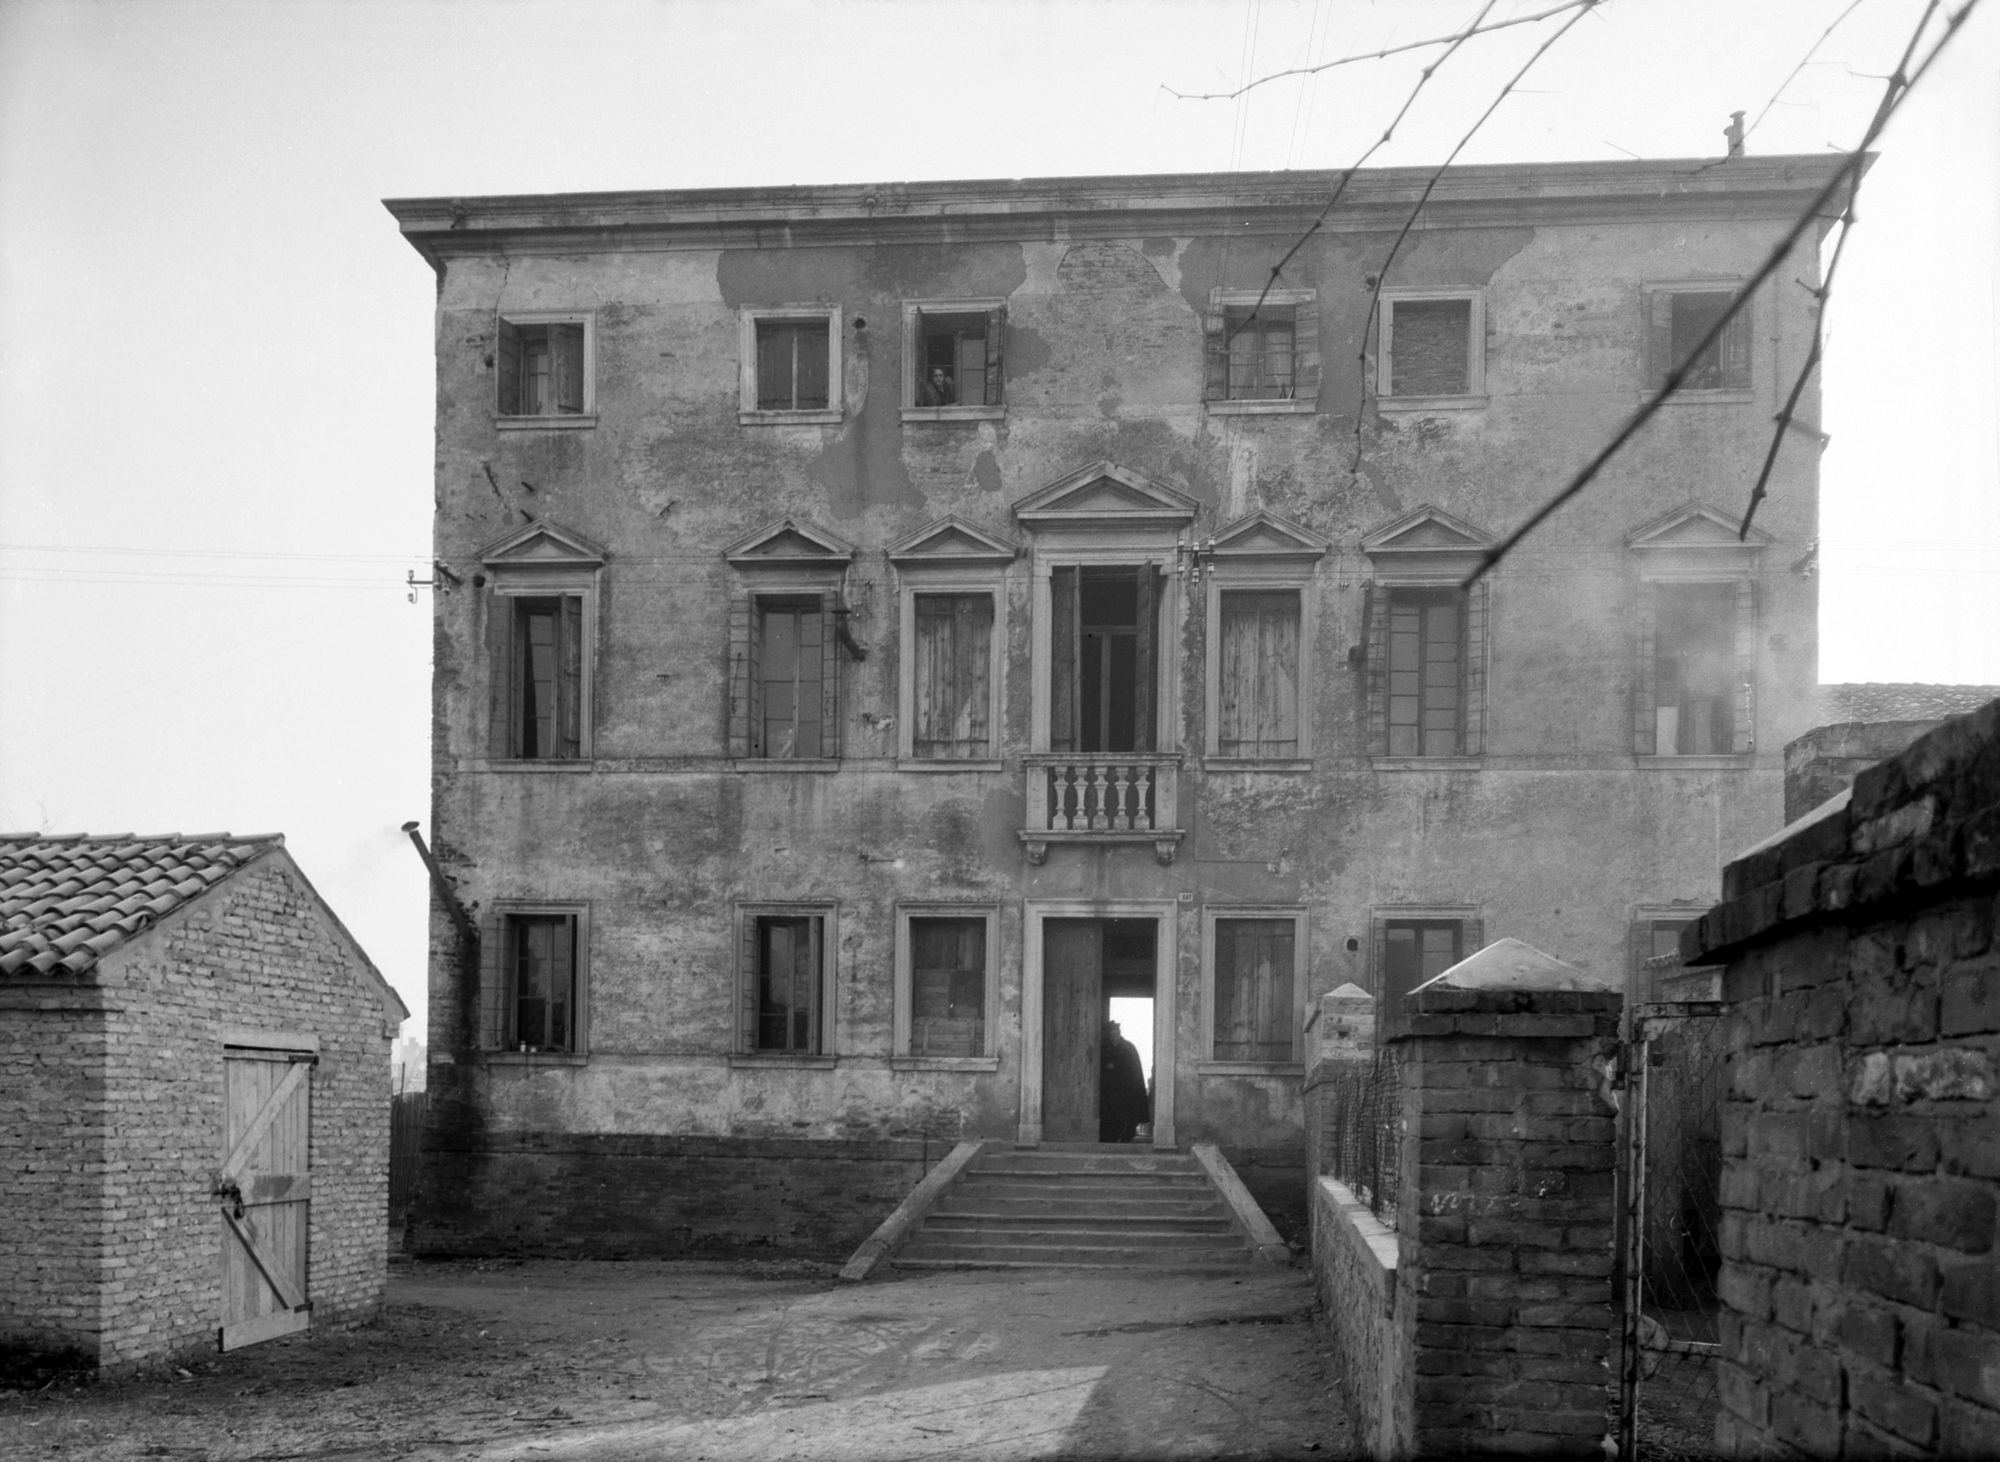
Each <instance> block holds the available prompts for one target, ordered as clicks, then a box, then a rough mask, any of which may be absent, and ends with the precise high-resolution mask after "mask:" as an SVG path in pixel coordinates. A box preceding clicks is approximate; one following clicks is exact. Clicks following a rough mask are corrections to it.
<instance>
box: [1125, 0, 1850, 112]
mask: <svg viewBox="0 0 2000 1462" xmlns="http://www.w3.org/2000/svg"><path fill="white" fill-rule="evenodd" d="M1597 3H1598V0H1566V3H1564V4H1561V5H1556V6H1551V7H1550V8H1549V9H1547V10H1543V11H1540V12H1538V13H1536V14H1534V15H1517V16H1515V17H1514V18H1513V19H1512V20H1496V21H1494V22H1493V24H1491V25H1483V24H1481V23H1480V21H1474V22H1473V24H1472V26H1471V28H1470V29H1467V30H1463V31H1460V32H1459V33H1458V34H1457V35H1455V36H1436V37H1433V38H1432V39H1430V40H1428V41H1405V42H1404V43H1403V44H1402V45H1400V46H1390V47H1389V48H1388V49H1387V50H1384V51H1370V52H1369V53H1368V54H1367V55H1365V56H1341V57H1339V58H1337V59H1335V60H1332V61H1322V62H1320V63H1319V64H1318V65H1317V66H1291V67H1287V68H1286V69H1285V70H1283V71H1273V72H1272V73H1271V74H1270V75H1269V76H1259V77H1258V78H1257V79H1256V80H1254V81H1246V82H1244V83H1243V85H1241V86H1239V87H1237V88H1236V90H1234V91H1176V90H1175V89H1174V88H1173V87H1171V86H1168V85H1167V84H1166V83H1164V82H1162V83H1161V84H1160V90H1162V91H1164V92H1165V93H1166V94H1167V95H1168V96H1171V97H1172V98H1174V100H1176V101H1183V102H1226V101H1234V100H1235V99H1236V98H1237V97H1239V96H1242V95H1243V94H1244V93H1245V92H1246V91H1250V90H1252V89H1253V88H1256V87H1259V86H1262V85H1264V84H1265V83H1266V82H1269V81H1281V80H1283V79H1284V78H1285V77H1287V76H1317V75H1318V74H1319V73H1320V72H1322V71H1328V70H1331V69H1332V68H1333V67H1335V66H1350V65H1352V64H1353V63H1354V62H1356V61H1380V60H1381V59H1383V58H1384V57H1385V56H1394V55H1398V54H1400V53H1401V52H1403V51H1420V50H1422V49H1423V48H1424V47H1425V46H1446V45H1448V46H1451V47H1452V48H1453V49H1454V50H1455V49H1457V47H1458V46H1459V45H1460V43H1462V42H1463V41H1464V40H1465V39H1466V38H1467V37H1468V36H1477V35H1486V34H1489V33H1490V32H1492V31H1496V30H1505V29H1507V27H1509V26H1511V25H1532V24H1534V23H1535V22H1536V21H1538V20H1547V19H1548V18H1549V17H1550V16H1551V15H1561V14H1562V13H1563V12H1564V11H1565V10H1578V9H1582V10H1588V9H1590V7H1591V6H1593V5H1596V4H1597ZM1855 3H1856V4H1857V5H1858V4H1860V3H1861V0H1855ZM1492 8H1493V7H1492V6H1491V5H1489V6H1487V7H1486V10H1491V9H1492ZM1486 10H1482V11H1480V12H1479V14H1480V20H1484V18H1485V15H1486Z"/></svg>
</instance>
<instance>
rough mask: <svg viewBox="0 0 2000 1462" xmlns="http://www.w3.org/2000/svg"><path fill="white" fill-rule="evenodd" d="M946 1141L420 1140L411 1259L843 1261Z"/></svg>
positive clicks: (495, 1136) (547, 1135)
mask: <svg viewBox="0 0 2000 1462" xmlns="http://www.w3.org/2000/svg"><path fill="white" fill-rule="evenodd" d="M952 1145H953V1144H952V1143H951V1141H949V1140H938V1141H827V1140H796V1141H787V1140H785V1139H782V1138H769V1137H666V1136H649V1135H641V1134H590V1133H572V1132H527V1133H491V1134H485V1135H479V1136H462V1135H454V1134H453V1133H452V1132H451V1130H450V1126H449V1123H448V1122H446V1123H444V1124H442V1125H440V1126H435V1127H434V1128H433V1130H432V1131H431V1132H430V1133H429V1134H427V1137H426V1143H425V1151H424V1161H423V1177H422V1180H421V1182H422V1193H421V1195H420V1197H419V1200H418V1204H417V1212H416V1217H415V1219H414V1221H413V1226H412V1230H411V1237H410V1248H411V1250H412V1251H413V1252H415V1253H418V1254H433V1255H437V1254H494V1253H509V1254H547V1255H561V1256H565V1257H570V1258H598V1259H623V1258H678V1257H683V1256H687V1255H697V1254H718V1255H719V1254H741V1255H747V1256H751V1257H755V1256H758V1255H764V1256H779V1255H782V1256H785V1257H788V1258H804V1259H822V1260H827V1261H835V1260H842V1259H845V1258H847V1257H848V1255H849V1254H851V1253H852V1252H853V1251H854V1249H855V1248H856V1247H857V1246H858V1245H859V1244H860V1243H861V1241H862V1240H863V1239H866V1238H867V1237H868V1235H869V1234H871V1233H873V1232H874V1231H875V1228H876V1226H877V1225H878V1224H880V1223H881V1222H882V1220H883V1219H885V1218H887V1217H888V1216H889V1214H890V1213H891V1212H893V1211H894V1210H895V1207H896V1205H897V1204H898V1203H900V1202H902V1201H903V1199H904V1198H905V1197H907V1196H908V1194H909V1191H910V1189H912V1188H913V1187H915V1186H916V1185H917V1183H918V1182H919V1181H920V1180H921V1179H922V1178H923V1176H924V1174H925V1173H927V1172H929V1171H930V1170H931V1168H932V1167H934V1166H936V1164H937V1163H939V1162H940V1161H942V1160H943V1159H944V1157H945V1155H946V1154H947V1153H948V1152H950V1151H951V1149H952Z"/></svg>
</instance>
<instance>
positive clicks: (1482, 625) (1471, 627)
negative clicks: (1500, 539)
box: [1463, 579, 1492, 756]
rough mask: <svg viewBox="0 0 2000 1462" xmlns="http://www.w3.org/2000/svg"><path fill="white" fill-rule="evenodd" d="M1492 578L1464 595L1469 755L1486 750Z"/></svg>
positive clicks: (1466, 708)
mask: <svg viewBox="0 0 2000 1462" xmlns="http://www.w3.org/2000/svg"><path fill="white" fill-rule="evenodd" d="M1491 584H1492V580H1490V579H1481V580H1480V581H1479V582H1478V583H1476V584H1474V585H1473V586H1472V588H1471V589H1469V590H1467V591H1466V596H1465V648H1464V655H1465V665H1464V670H1463V674H1464V680H1463V685H1464V689H1465V744H1464V751H1465V754H1466V755H1467V756H1480V755H1483V754H1484V753H1485V750H1486V622H1487V607H1486V606H1487V600H1486V593H1487V590H1488V588H1489V587H1490V586H1491Z"/></svg>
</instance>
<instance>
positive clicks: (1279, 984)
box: [1210, 915, 1298, 1062]
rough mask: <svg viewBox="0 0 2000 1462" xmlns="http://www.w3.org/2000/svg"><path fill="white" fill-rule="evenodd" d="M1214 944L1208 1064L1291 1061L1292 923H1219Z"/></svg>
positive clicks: (1267, 920) (1220, 920)
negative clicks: (1211, 1015) (1210, 1058)
mask: <svg viewBox="0 0 2000 1462" xmlns="http://www.w3.org/2000/svg"><path fill="white" fill-rule="evenodd" d="M1213 939H1214V946H1213V970H1214V974H1213V1021H1214V1027H1213V1032H1212V1044H1211V1047H1210V1052H1211V1055H1212V1057H1213V1059H1215V1060H1217V1061H1258V1062H1283V1061H1291V1060H1295V1059H1296V1047H1295V1044H1294V1036H1295V1029H1296V1026H1297V1023H1298V1020H1297V992H1298V975H1297V967H1296V966H1297V957H1298V920H1297V917H1296V916H1293V915H1286V916H1284V917H1278V918H1238V917H1233V916H1231V917H1218V918H1216V919H1215V921H1214V935H1213Z"/></svg>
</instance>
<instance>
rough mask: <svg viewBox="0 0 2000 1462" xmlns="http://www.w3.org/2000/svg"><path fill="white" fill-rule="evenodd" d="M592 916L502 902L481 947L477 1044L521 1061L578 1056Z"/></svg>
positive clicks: (567, 907) (576, 908)
mask: <svg viewBox="0 0 2000 1462" xmlns="http://www.w3.org/2000/svg"><path fill="white" fill-rule="evenodd" d="M589 920H590V914H589V909H588V908H587V907H586V906H585V905H582V904H533V903H514V902H504V901H503V902H502V903H500V904H499V905H497V906H496V908H495V911H494V914H493V922H492V923H491V924H490V925H489V926H488V930H487V935H488V937H487V938H485V939H482V940H481V941H480V945H481V954H480V959H481V972H480V986H481V993H480V1036H479V1045H480V1047H481V1048H482V1049H484V1050H489V1051H511V1052H515V1053H517V1054H524V1055H569V1056H576V1055H581V1054H582V1053H583V1051H584V1049H585V1044H584V1014H585V998H584V997H585V993H586V983H585V976H586V966H587V964H588V959H589V948H590V937H589Z"/></svg>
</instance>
